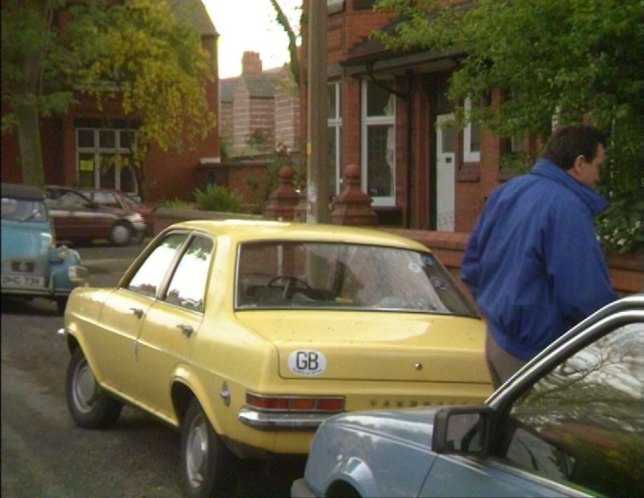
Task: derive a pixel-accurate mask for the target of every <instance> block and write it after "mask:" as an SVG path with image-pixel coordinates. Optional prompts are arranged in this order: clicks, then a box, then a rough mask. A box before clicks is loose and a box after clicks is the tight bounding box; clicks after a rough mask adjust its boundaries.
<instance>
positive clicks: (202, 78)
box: [2, 0, 215, 183]
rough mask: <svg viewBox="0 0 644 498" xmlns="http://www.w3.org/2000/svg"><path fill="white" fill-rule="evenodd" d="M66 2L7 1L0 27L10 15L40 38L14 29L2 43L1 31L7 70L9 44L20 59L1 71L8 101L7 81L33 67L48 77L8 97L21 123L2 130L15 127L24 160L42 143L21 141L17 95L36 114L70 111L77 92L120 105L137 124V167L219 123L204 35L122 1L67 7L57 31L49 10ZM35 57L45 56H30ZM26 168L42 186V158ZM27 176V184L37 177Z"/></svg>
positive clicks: (157, 7)
mask: <svg viewBox="0 0 644 498" xmlns="http://www.w3.org/2000/svg"><path fill="white" fill-rule="evenodd" d="M63 3H64V2H51V1H49V2H47V1H45V0H40V1H37V0H31V3H30V4H29V5H27V4H25V3H24V2H19V1H18V0H10V1H9V2H7V3H5V2H4V1H3V19H2V22H3V28H4V27H5V10H6V11H7V12H8V13H10V14H11V15H12V16H13V17H14V18H17V19H24V21H23V24H24V25H26V26H29V27H30V28H31V29H32V30H33V31H37V30H40V33H41V37H42V38H43V41H39V38H38V37H37V36H34V37H33V38H34V39H35V40H36V42H35V41H33V40H32V39H31V38H29V39H28V40H25V38H26V37H25V36H22V35H21V34H20V28H19V27H17V28H13V29H12V30H11V31H12V32H11V34H9V35H8V36H7V40H5V39H4V36H5V34H4V29H3V67H4V62H5V46H9V47H11V52H12V53H16V54H18V55H17V56H16V57H15V60H16V62H15V63H14V64H13V65H12V68H15V70H14V71H12V73H10V74H8V75H6V76H7V78H5V71H4V70H3V73H2V88H3V100H4V99H5V92H4V90H5V83H6V84H7V85H6V86H7V87H15V86H16V83H17V82H20V81H21V79H26V78H27V75H28V74H29V69H30V64H33V65H35V66H36V72H39V73H40V74H43V75H45V76H49V77H48V78H45V80H46V81H45V84H44V85H41V86H40V87H36V85H32V87H31V88H30V89H29V91H30V92H31V93H29V94H28V95H27V96H26V97H25V96H22V94H24V92H21V93H18V92H14V93H11V94H9V96H10V97H11V98H12V100H9V102H10V104H11V106H12V108H13V109H14V110H15V111H16V112H15V115H16V117H17V119H14V118H13V117H12V116H11V115H8V116H7V119H4V118H3V132H4V131H5V129H6V126H5V125H7V126H8V125H10V124H12V123H15V124H16V125H17V128H18V134H19V136H20V137H21V138H20V149H21V154H22V151H23V150H29V149H37V150H40V145H39V143H36V142H35V137H31V138H30V139H27V140H25V141H24V142H23V140H22V129H23V128H24V126H25V125H24V121H23V120H21V119H20V116H19V112H18V111H19V109H20V102H21V100H19V98H16V97H13V95H14V94H16V95H18V97H20V98H22V99H23V100H26V101H27V102H35V103H36V104H37V107H36V109H37V111H38V113H39V115H46V113H47V112H55V111H56V112H65V111H67V110H68V108H69V105H70V104H71V102H72V99H71V95H74V94H78V95H87V96H91V97H92V98H94V99H95V100H96V102H97V104H98V106H99V108H102V106H103V104H104V103H105V102H106V101H107V100H108V99H119V100H120V102H121V107H122V111H123V114H124V115H125V116H126V117H129V118H130V119H132V120H133V121H135V122H136V123H138V127H137V141H136V144H135V147H134V157H135V160H136V162H137V163H138V166H141V165H142V164H143V158H144V157H145V154H146V152H147V148H148V146H149V144H150V143H152V142H155V143H157V144H158V145H159V146H160V147H161V148H162V149H163V150H167V149H168V148H169V147H175V148H181V147H184V146H186V145H188V144H190V143H192V142H193V141H194V140H196V139H204V138H205V137H206V136H207V134H208V132H209V131H210V130H211V129H212V128H213V127H214V125H215V116H214V114H213V113H212V112H211V111H210V110H209V108H208V105H207V100H206V93H205V82H206V81H207V80H208V79H212V78H214V74H213V71H212V68H213V65H212V64H211V61H210V60H209V57H208V54H207V52H206V51H205V50H203V48H202V47H201V40H200V36H199V33H197V32H196V31H194V29H192V28H191V27H190V26H188V25H187V24H185V23H184V22H182V21H180V20H178V19H177V17H176V16H175V15H174V14H173V12H172V11H171V9H170V7H169V5H168V3H167V2H166V1H165V0H160V1H154V0H125V2H123V3H122V4H116V5H110V4H108V3H107V2H105V1H104V0H85V1H81V2H70V3H69V5H67V8H66V12H67V13H68V15H69V22H68V23H66V25H64V26H62V29H61V30H60V31H57V29H56V27H55V26H53V24H52V22H51V18H52V12H54V10H55V9H56V8H59V7H61V6H62V4H63ZM35 4H38V6H39V7H41V10H39V11H38V12H37V13H38V15H37V16H35V14H34V12H32V10H34V9H33V8H32V7H33V5H35ZM5 6H6V7H5ZM45 12H46V13H45ZM44 19H47V20H48V22H45V21H44ZM27 42H29V43H27ZM37 42H38V43H37ZM5 43H6V45H5ZM32 47H34V48H32ZM33 52H35V53H36V54H37V55H39V56H40V58H34V57H33V56H30V55H29V54H30V53H33ZM9 78H11V79H9ZM5 79H7V81H6V82H5ZM46 88H50V93H51V94H52V95H56V96H59V95H60V96H63V97H65V98H59V99H58V100H56V103H59V104H60V105H58V107H55V106H49V108H45V107H43V105H41V104H42V100H43V99H42V97H43V95H44V94H45V92H44V90H45V89H46ZM28 124H29V126H31V127H32V128H33V126H32V124H31V123H28ZM35 126H36V127H37V126H38V123H37V120H36V124H35ZM37 135H38V134H37V133H36V137H37ZM22 167H23V172H25V173H26V172H29V171H39V172H38V173H37V175H38V177H39V178H40V181H36V182H34V183H42V178H43V173H42V159H40V160H38V159H34V158H32V159H29V160H25V159H24V158H23V162H22ZM137 173H138V175H139V176H140V179H141V180H142V179H143V178H144V171H143V169H142V168H137ZM24 177H25V182H28V181H30V180H32V179H33V178H34V177H33V176H30V175H26V174H25V175H24Z"/></svg>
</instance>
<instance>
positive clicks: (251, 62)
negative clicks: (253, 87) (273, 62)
mask: <svg viewBox="0 0 644 498" xmlns="http://www.w3.org/2000/svg"><path fill="white" fill-rule="evenodd" d="M244 74H262V59H260V58H259V54H258V53H257V52H250V51H247V52H244V55H243V57H242V75H244Z"/></svg>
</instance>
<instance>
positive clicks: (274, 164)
mask: <svg viewBox="0 0 644 498" xmlns="http://www.w3.org/2000/svg"><path fill="white" fill-rule="evenodd" d="M287 165H291V166H293V168H294V169H295V175H294V177H293V183H294V187H295V188H296V189H298V188H303V187H304V184H305V183H306V179H305V178H304V174H303V172H302V171H303V169H304V168H303V166H302V164H301V160H298V158H296V157H293V155H292V154H291V151H290V150H289V148H288V146H286V145H284V144H283V143H279V144H278V145H277V147H276V148H275V151H274V152H273V155H272V157H271V159H270V161H269V162H268V164H267V165H266V185H265V188H264V200H267V199H268V197H269V196H270V195H271V193H273V191H274V190H275V189H276V188H277V185H278V183H279V172H280V169H282V166H287Z"/></svg>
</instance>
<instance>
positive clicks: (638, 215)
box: [596, 192, 644, 254]
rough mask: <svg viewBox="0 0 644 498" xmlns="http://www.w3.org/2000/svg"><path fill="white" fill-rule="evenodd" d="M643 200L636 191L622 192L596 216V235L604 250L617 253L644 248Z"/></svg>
mask: <svg viewBox="0 0 644 498" xmlns="http://www.w3.org/2000/svg"><path fill="white" fill-rule="evenodd" d="M643 214H644V201H643V200H642V199H641V198H640V197H639V193H638V192H631V193H628V194H622V195H621V196H619V197H618V198H615V199H612V200H611V202H610V205H609V206H608V208H607V209H606V211H604V212H603V213H602V214H600V215H599V216H598V217H597V221H596V228H597V236H598V237H599V241H600V242H601V244H602V246H603V248H604V251H606V252H613V253H618V254H625V253H634V252H638V251H641V250H642V249H644V235H643V232H642V216H643Z"/></svg>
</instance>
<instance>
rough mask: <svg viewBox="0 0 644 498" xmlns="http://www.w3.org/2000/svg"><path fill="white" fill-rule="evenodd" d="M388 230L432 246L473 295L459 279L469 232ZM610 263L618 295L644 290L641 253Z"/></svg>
mask: <svg viewBox="0 0 644 498" xmlns="http://www.w3.org/2000/svg"><path fill="white" fill-rule="evenodd" d="M387 231H388V232H393V233H396V234H398V235H402V236H405V237H409V238H411V239H414V240H417V241H419V242H422V243H423V244H425V245H426V246H427V247H429V248H430V249H431V250H432V252H433V253H434V254H436V256H438V258H439V259H440V261H441V262H442V263H443V264H444V265H445V266H446V267H447V268H448V269H449V270H450V271H451V273H452V275H454V277H456V279H457V281H458V282H459V284H460V285H461V288H463V290H465V291H466V292H467V293H468V295H469V292H468V291H467V288H466V287H465V284H463V282H461V280H460V277H459V270H460V266H461V261H462V260H463V253H464V251H465V248H466V246H467V241H468V238H469V234H468V233H459V232H433V231H429V230H404V229H387ZM606 262H607V264H608V268H609V272H610V277H611V282H612V284H613V288H614V289H615V291H616V292H618V293H620V294H633V293H637V292H642V291H643V290H644V268H643V265H642V263H643V262H644V259H643V256H642V255H641V254H637V253H635V254H626V255H619V254H609V255H607V256H606Z"/></svg>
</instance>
